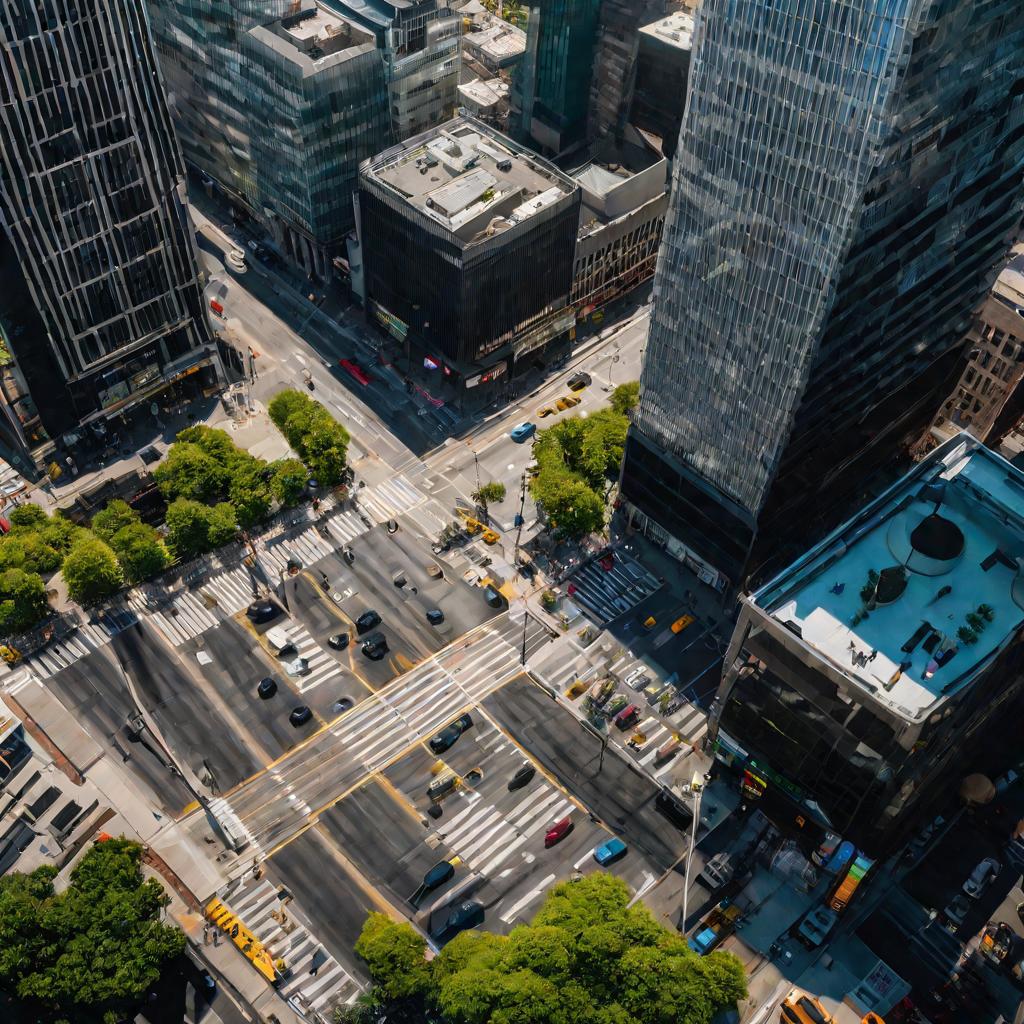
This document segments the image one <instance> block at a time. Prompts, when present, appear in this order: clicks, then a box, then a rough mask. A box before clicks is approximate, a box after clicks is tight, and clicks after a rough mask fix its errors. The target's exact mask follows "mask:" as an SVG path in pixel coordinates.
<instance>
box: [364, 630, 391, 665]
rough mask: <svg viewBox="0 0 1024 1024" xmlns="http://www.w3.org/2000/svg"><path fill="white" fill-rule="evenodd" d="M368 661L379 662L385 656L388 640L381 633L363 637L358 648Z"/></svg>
mask: <svg viewBox="0 0 1024 1024" xmlns="http://www.w3.org/2000/svg"><path fill="white" fill-rule="evenodd" d="M359 649H360V650H361V651H362V652H363V654H364V655H365V656H366V657H367V658H369V659H370V661H380V659H381V658H383V657H384V655H385V654H387V651H388V639H387V637H386V636H385V635H384V634H383V633H371V634H370V635H369V636H365V637H363V642H362V644H361V646H360V648H359Z"/></svg>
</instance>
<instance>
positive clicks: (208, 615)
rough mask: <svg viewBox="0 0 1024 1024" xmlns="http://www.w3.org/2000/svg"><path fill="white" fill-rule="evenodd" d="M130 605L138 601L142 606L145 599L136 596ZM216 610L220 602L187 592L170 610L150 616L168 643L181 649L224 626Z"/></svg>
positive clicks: (200, 592) (173, 602)
mask: <svg viewBox="0 0 1024 1024" xmlns="http://www.w3.org/2000/svg"><path fill="white" fill-rule="evenodd" d="M128 602H129V604H133V605H134V604H135V603H136V602H138V604H139V605H140V606H141V603H142V598H141V597H139V596H138V595H137V594H136V593H132V594H131V595H130V596H129V598H128ZM215 607H216V603H215V602H213V601H209V600H207V599H206V598H205V597H204V596H203V593H202V591H198V592H195V591H187V592H186V593H184V594H179V595H178V596H177V597H175V598H174V600H173V601H172V602H171V603H170V605H169V606H168V607H167V608H166V609H161V610H160V611H151V612H149V613H148V615H149V620H150V622H152V624H153V625H154V626H156V628H157V629H158V630H159V631H160V632H161V633H162V634H163V635H164V637H165V638H166V639H167V641H168V643H170V644H172V645H173V646H175V647H180V646H181V645H182V644H183V643H186V642H187V641H189V640H193V639H195V638H196V637H197V636H199V635H200V634H202V633H205V632H206V631H207V630H208V629H213V627H214V626H216V625H218V624H219V623H220V621H221V620H220V619H219V618H218V617H217V616H216V615H215V614H214V612H213V609H214V608H215ZM139 611H140V613H141V612H142V611H144V607H140V608H139Z"/></svg>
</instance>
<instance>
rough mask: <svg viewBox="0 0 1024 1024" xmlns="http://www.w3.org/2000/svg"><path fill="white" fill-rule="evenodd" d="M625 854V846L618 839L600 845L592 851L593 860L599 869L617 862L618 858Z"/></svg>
mask: <svg viewBox="0 0 1024 1024" xmlns="http://www.w3.org/2000/svg"><path fill="white" fill-rule="evenodd" d="M625 853H626V844H625V843H624V842H623V841H622V840H621V839H618V838H612V839H609V840H608V842H606V843H602V844H601V845H600V846H599V847H598V848H597V849H596V850H595V851H594V860H596V861H597V863H598V864H600V865H601V867H604V866H605V865H606V864H611V863H613V862H614V861H617V860H618V859H619V858H620V857H622V856H624V855H625Z"/></svg>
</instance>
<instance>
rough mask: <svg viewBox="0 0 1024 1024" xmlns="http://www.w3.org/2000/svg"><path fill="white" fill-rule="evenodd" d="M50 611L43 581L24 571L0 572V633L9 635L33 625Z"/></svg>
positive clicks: (36, 575)
mask: <svg viewBox="0 0 1024 1024" xmlns="http://www.w3.org/2000/svg"><path fill="white" fill-rule="evenodd" d="M49 610H50V606H49V604H48V603H47V600H46V587H45V585H44V584H43V581H42V578H41V577H40V576H39V575H38V574H37V573H34V572H25V570H24V569H5V570H3V572H0V633H3V634H4V635H10V634H11V633H16V632H18V631H19V630H22V629H28V628H29V626H34V625H35V624H36V623H37V622H39V620H40V619H42V618H44V617H45V615H46V613H47V612H48V611H49Z"/></svg>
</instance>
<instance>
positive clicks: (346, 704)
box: [331, 697, 356, 715]
mask: <svg viewBox="0 0 1024 1024" xmlns="http://www.w3.org/2000/svg"><path fill="white" fill-rule="evenodd" d="M355 703H356V702H355V701H354V700H353V699H352V698H351V697H339V698H338V699H337V700H336V701H335V702H334V703H333V704H332V705H331V710H332V711H333V712H334V713H335V714H336V715H342V714H344V713H345V712H346V711H348V710H349V708H352V707H355Z"/></svg>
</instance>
